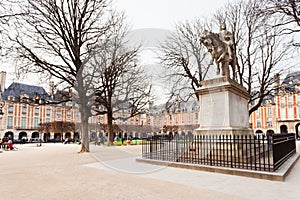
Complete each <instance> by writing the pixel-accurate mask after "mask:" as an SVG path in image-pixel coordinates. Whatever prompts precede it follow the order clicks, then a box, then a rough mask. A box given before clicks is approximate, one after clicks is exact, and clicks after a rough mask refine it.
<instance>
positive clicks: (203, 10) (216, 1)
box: [0, 0, 234, 87]
mask: <svg viewBox="0 0 300 200" xmlns="http://www.w3.org/2000/svg"><path fill="white" fill-rule="evenodd" d="M228 1H234V0H113V2H114V4H115V6H116V8H117V10H119V11H124V12H125V15H126V17H127V22H128V23H129V24H130V25H131V26H132V27H131V28H132V29H142V28H161V29H169V30H172V29H174V25H175V24H176V23H179V22H184V21H186V20H192V19H197V18H201V17H205V16H207V15H209V16H211V15H212V14H213V13H215V12H216V10H217V9H218V8H221V7H222V6H223V5H225V4H226V3H227V2H228ZM144 58H147V59H148V60H150V59H149V58H151V60H150V61H149V62H154V59H153V56H152V57H151V55H147V56H146V57H145V56H144ZM152 59H153V60H152ZM149 62H148V63H149ZM9 68H10V69H8V65H7V64H4V65H2V66H1V67H0V70H1V71H2V70H3V71H7V83H6V87H8V86H9V84H10V83H11V82H13V81H17V82H23V83H28V80H27V78H25V80H18V79H17V78H16V77H15V76H14V74H15V72H14V69H13V68H11V67H9ZM35 84H37V85H40V81H36V83H35Z"/></svg>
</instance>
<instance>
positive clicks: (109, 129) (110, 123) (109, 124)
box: [107, 113, 114, 146]
mask: <svg viewBox="0 0 300 200" xmlns="http://www.w3.org/2000/svg"><path fill="white" fill-rule="evenodd" d="M107 132H108V141H107V142H108V145H109V146H110V145H112V144H113V141H114V133H113V118H112V114H109V113H108V115H107Z"/></svg>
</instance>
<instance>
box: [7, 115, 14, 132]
mask: <svg viewBox="0 0 300 200" xmlns="http://www.w3.org/2000/svg"><path fill="white" fill-rule="evenodd" d="M13 122H14V117H12V116H9V117H7V128H9V129H11V128H13V124H14V123H13Z"/></svg>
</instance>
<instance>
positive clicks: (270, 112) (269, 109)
mask: <svg viewBox="0 0 300 200" xmlns="http://www.w3.org/2000/svg"><path fill="white" fill-rule="evenodd" d="M268 115H269V116H270V115H272V108H268Z"/></svg>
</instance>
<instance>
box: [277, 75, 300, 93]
mask: <svg viewBox="0 0 300 200" xmlns="http://www.w3.org/2000/svg"><path fill="white" fill-rule="evenodd" d="M297 83H300V71H297V72H292V73H289V74H288V75H287V76H286V77H285V78H284V80H283V81H282V84H281V85H282V86H283V88H284V91H285V92H295V85H296V84H297Z"/></svg>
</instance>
